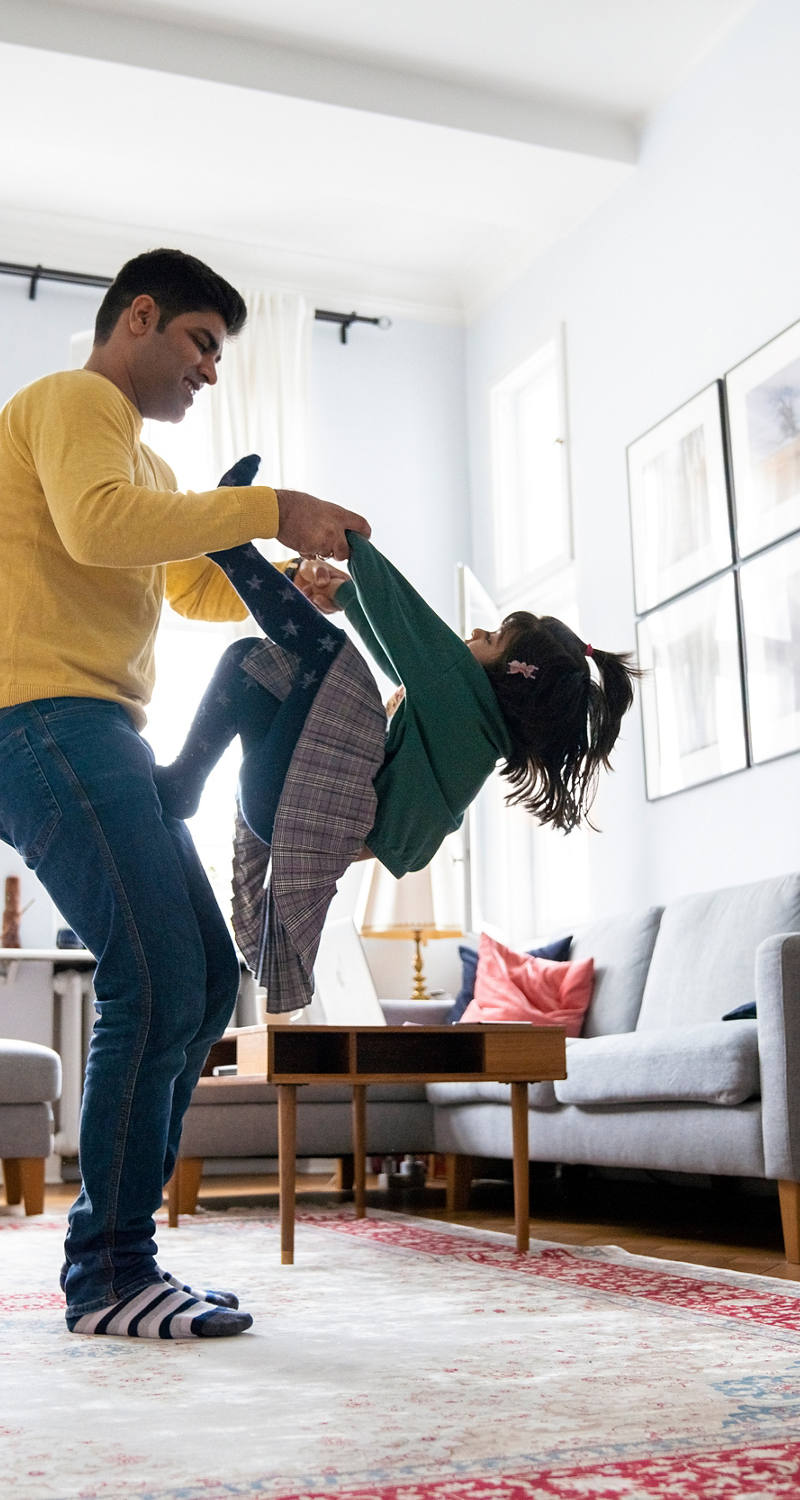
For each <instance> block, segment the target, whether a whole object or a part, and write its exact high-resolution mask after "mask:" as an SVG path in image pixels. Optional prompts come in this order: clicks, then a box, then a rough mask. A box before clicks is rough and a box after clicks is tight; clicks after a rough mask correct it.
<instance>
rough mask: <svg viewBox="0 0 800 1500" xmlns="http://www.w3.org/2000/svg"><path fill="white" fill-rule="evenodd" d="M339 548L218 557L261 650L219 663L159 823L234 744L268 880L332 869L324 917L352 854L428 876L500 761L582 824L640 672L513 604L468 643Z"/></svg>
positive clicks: (242, 551)
mask: <svg viewBox="0 0 800 1500" xmlns="http://www.w3.org/2000/svg"><path fill="white" fill-rule="evenodd" d="M247 466H249V467H247ZM256 467H257V460H256V459H255V458H254V457H253V458H252V459H250V460H247V459H245V460H241V461H240V464H237V465H236V466H235V467H234V469H233V470H232V471H231V473H230V475H229V476H226V481H227V482H228V483H236V484H242V483H243V482H247V478H244V479H243V472H244V473H245V474H247V475H249V479H250V480H252V477H253V475H254V473H255V468H256ZM226 481H223V483H224V482H226ZM349 541H350V545H351V556H350V563H349V567H350V573H349V575H347V574H343V573H340V572H339V571H338V570H337V569H335V568H333V567H331V566H330V565H329V564H327V563H325V562H322V561H317V560H309V559H306V560H304V561H302V562H299V563H297V564H295V565H294V569H295V571H294V583H291V582H289V580H288V579H287V577H286V575H285V574H283V573H281V572H280V571H278V570H277V569H276V568H274V567H273V566H272V565H271V564H270V563H268V562H267V561H266V560H265V559H264V558H263V557H261V555H260V554H259V553H258V552H257V551H256V550H255V548H253V547H252V546H244V547H235V548H232V549H230V550H229V551H226V552H221V553H214V554H212V555H213V557H214V560H215V561H216V562H217V563H218V564H219V566H220V567H222V568H223V569H224V571H225V572H226V574H227V575H228V577H229V578H230V580H231V582H232V583H233V584H234V587H235V588H236V589H237V591H238V592H239V594H240V595H241V597H242V599H243V600H244V602H245V603H246V604H247V606H248V608H249V610H250V611H251V613H252V615H253V617H254V619H255V620H256V621H257V623H258V625H259V626H260V627H261V629H263V630H264V632H265V635H266V637H267V639H266V640H260V639H259V640H253V639H250V640H244V641H236V642H235V643H234V645H233V646H231V647H229V648H228V650H227V651H226V652H224V653H223V656H222V658H221V660H220V663H219V665H218V667H217V670H216V672H215V674H214V677H213V678H212V681H211V683H210V684H209V687H208V689H207V691H206V693H205V695H204V698H203V700H202V703H201V705H200V707H199V709H198V712H197V714H196V716H195V719H194V721H193V723H192V725H191V727H190V730H189V733H188V736H187V739H186V742H185V744H184V746H183V749H182V750H181V752H180V754H179V755H178V757H177V759H176V760H175V761H174V762H173V763H172V765H170V766H166V767H160V768H158V770H157V772H156V783H157V786H158V790H159V795H160V797H161V800H162V804H163V806H164V809H165V811H166V812H168V813H171V814H173V815H174V816H176V817H180V818H184V817H189V816H191V815H192V813H193V812H194V811H195V810H196V808H197V804H198V802H199V799H200V794H201V792H202V788H203V785H204V782H205V779H206V777H207V776H208V773H209V771H210V770H211V768H212V766H213V765H214V764H215V763H216V761H217V760H218V759H219V757H220V755H221V754H222V753H223V751H224V749H225V748H226V747H227V745H228V744H229V743H230V742H231V740H232V739H233V738H234V736H235V735H237V734H238V735H240V737H241V741H242V750H243V757H242V765H241V772H240V782H239V795H240V806H241V814H242V818H243V820H244V823H245V824H246V825H247V828H248V829H249V830H250V832H251V834H252V835H254V836H255V839H256V840H257V841H260V843H261V844H262V845H263V846H271V851H272V859H273V882H274V877H275V869H274V866H275V860H276V855H280V857H281V858H282V859H283V861H284V864H285V865H286V868H287V869H291V866H292V861H293V860H294V862H295V865H297V867H298V869H299V868H300V866H302V868H303V869H304V870H305V878H306V881H307V882H308V880H309V879H311V878H312V877H311V876H309V871H310V870H314V869H315V868H316V867H317V866H318V864H319V861H322V862H323V863H325V865H326V870H325V876H324V879H322V878H321V884H320V900H319V902H318V903H317V908H318V911H317V914H318V915H321V916H322V918H323V920H324V910H323V907H324V909H325V910H326V909H327V903H328V902H329V901H330V899H331V897H332V895H333V893H334V891H335V879H336V878H338V875H340V874H341V873H342V872H343V870H344V869H345V868H346V867H347V865H348V864H349V863H351V862H352V861H353V860H354V859H358V858H364V857H367V856H371V855H375V856H376V857H377V858H378V859H380V860H381V862H382V863H383V864H385V865H386V866H387V868H388V869H389V870H390V871H391V873H392V874H393V875H395V876H397V877H400V876H402V875H404V874H406V873H407V872H408V871H410V870H418V869H422V868H423V867H424V866H425V865H426V864H428V863H429V861H430V860H431V859H432V858H433V855H434V854H435V853H436V850H437V849H438V847H439V845H440V844H441V842H442V840H443V839H444V838H445V837H446V836H447V835H448V834H449V833H452V832H453V831H454V829H456V828H457V827H458V826H459V824H460V822H461V819H462V817H463V814H464V812H465V810H466V808H467V807H468V806H469V804H470V802H471V801H472V800H473V798H474V797H475V796H476V795H477V793H478V792H479V790H480V788H481V786H482V785H483V784H484V782H485V781H486V780H487V778H488V777H489V776H490V775H491V773H492V771H493V770H494V769H495V768H496V767H497V766H498V763H499V769H500V771H501V774H502V775H503V776H504V777H505V778H506V779H507V780H508V783H509V788H510V790H509V794H508V797H507V799H506V800H507V801H508V802H509V803H519V804H521V805H522V806H523V807H525V808H527V810H528V811H529V812H531V813H532V814H533V815H534V817H536V818H537V820H538V821H539V822H541V823H549V824H552V825H553V826H554V827H556V828H560V829H562V830H563V831H565V832H569V830H570V829H571V828H574V827H576V826H578V825H579V824H580V823H582V822H585V821H588V813H589V810H590V808H591V805H592V802H593V800H594V796H595V792H596V788H597V779H598V774H599V771H600V768H601V767H602V766H605V767H608V766H609V757H610V754H611V751H612V749H613V746H614V744H615V742H616V739H617V736H618V734H619V730H620V724H621V721H622V717H623V715H624V714H625V713H626V712H627V710H628V709H629V708H630V706H631V703H632V700H633V679H634V678H635V677H636V676H638V675H639V674H638V671H637V669H636V668H635V667H634V666H632V665H631V663H630V661H629V658H628V657H627V656H625V655H618V654H616V653H614V652H609V651H601V650H599V649H598V648H597V647H592V646H589V645H584V643H583V642H582V641H581V640H580V639H579V638H578V636H576V635H575V633H574V632H573V631H572V630H570V629H569V627H568V626H566V625H564V624H563V623H562V622H561V621H560V620H557V619H554V618H552V617H549V616H544V617H537V616H535V615H532V614H529V613H527V612H525V611H521V610H518V611H515V612H514V613H513V614H510V615H508V616H507V618H506V619H505V620H504V621H503V623H502V624H501V625H500V627H499V628H498V629H497V630H495V631H492V632H487V631H485V630H475V631H473V633H472V636H471V638H470V639H469V641H467V642H464V641H462V640H461V639H460V637H459V636H458V635H456V634H455V632H454V631H452V630H451V629H450V627H449V626H447V625H446V624H445V623H444V621H442V620H441V619H440V618H439V616H438V615H437V614H436V613H435V612H434V611H433V610H432V609H431V608H430V607H429V606H428V605H427V604H426V603H425V601H424V600H423V599H422V598H421V597H420V595H419V594H417V592H416V590H414V589H413V588H412V587H411V585H410V584H409V583H408V582H407V580H406V579H405V578H403V576H402V574H400V573H399V572H398V571H397V569H396V568H394V567H393V565H392V564H391V563H390V562H388V560H387V559H386V558H384V557H382V556H381V554H380V553H379V552H378V551H377V549H376V548H375V547H373V546H372V545H371V543H370V542H368V541H366V540H365V539H364V538H363V537H360V536H356V535H355V534H350V536H349ZM288 571H289V572H292V571H293V565H290V566H289V570H288ZM340 609H342V610H344V613H345V615H346V617H347V619H348V620H349V622H350V624H351V625H352V627H353V628H354V630H355V631H356V632H357V634H358V636H359V637H360V639H361V641H362V643H363V644H364V645H365V646H366V648H367V650H368V651H369V653H370V655H371V656H372V657H373V659H374V661H375V663H376V664H377V666H378V667H379V668H380V669H381V670H382V671H383V672H384V673H385V674H386V675H387V676H388V677H389V678H390V679H391V680H392V681H394V682H395V683H397V684H399V685H402V688H403V689H404V691H403V694H402V698H401V701H400V702H399V704H398V706H397V708H396V711H395V712H394V713H393V715H392V717H391V719H390V721H389V724H388V728H387V726H386V717H385V713H384V711H383V709H382V707H381V705H380V699H379V697H378V690H377V686H376V685H375V682H374V678H372V675H371V674H370V673H368V672H366V671H365V664H364V663H363V658H362V657H361V656H360V653H359V652H357V651H356V649H355V647H354V646H353V644H352V642H351V641H350V640H349V639H348V637H347V635H346V634H345V632H344V631H342V630H339V629H338V628H337V627H336V626H335V625H333V624H332V622H331V620H330V618H329V616H330V614H331V613H332V612H334V611H337V610H340ZM323 612H324V613H323ZM276 648H277V650H276ZM312 748H313V754H311V751H312ZM365 798H366V800H365ZM289 807H291V808H292V809H293V810H294V811H293V813H292V814H291V818H290V817H289V814H288V813H287V808H289ZM292 819H293V821H292ZM345 824H347V825H348V826H347V828H346V831H345V829H344V825H345ZM301 825H302V827H301ZM292 844H294V845H295V847H294V848H292V847H291V846H292ZM298 845H300V846H302V847H297V846H298ZM332 845H334V846H335V850H336V852H335V854H332V849H331V846H332ZM303 851H305V852H303ZM266 855H267V856H268V855H269V847H267V848H266ZM315 859H316V861H317V866H315V863H314V861H315ZM298 862H299V863H298ZM339 867H340V868H339ZM337 871H338V873H337ZM285 884H286V882H285V881H283V882H282V888H283V886H284V885H285ZM301 884H302V881H301V879H300V876H299V875H298V877H297V880H296V881H295V885H296V886H297V889H298V890H299V888H300V885H301ZM322 886H325V888H326V890H327V896H326V897H324V896H323V895H322ZM307 898H308V892H307V891H306V892H305V893H304V900H305V901H306V903H307ZM268 925H269V924H267V926H265V924H264V921H262V922H261V938H260V950H261V951H260V962H259V963H258V964H253V967H254V968H255V969H256V972H257V973H259V972H260V971H261V970H263V968H264V961H265V959H266V957H267V956H268V954H267V949H268V947H269V933H268V930H267V929H268ZM289 925H290V926H291V923H289ZM319 928H320V929H321V921H320V922H319ZM237 935H238V934H237ZM318 937H319V932H318V931H317V932H316V940H317V941H318ZM240 945H241V944H240ZM295 946H297V945H295ZM312 950H313V953H315V952H316V943H315V942H314V941H313V939H312V941H311V942H310V943H309V942H306V944H305V957H304V960H303V964H302V967H303V968H304V969H305V970H306V973H307V979H308V986H307V996H308V998H310V993H311V991H310V981H311V967H310V966H309V960H310V963H311V966H313V953H312ZM243 951H245V950H244V949H243ZM245 956H249V955H248V954H247V953H246V954H245ZM251 961H252V960H251ZM275 979H276V975H275V974H273V981H275ZM290 989H291V986H290ZM289 998H291V1000H292V1005H291V1007H290V1005H289V1003H288V1000H289ZM282 1001H285V1002H286V1003H282ZM302 1003H304V1001H303V999H302V998H300V999H299V1000H298V998H297V995H296V993H294V992H293V993H292V995H291V997H290V996H289V995H286V996H283V997H278V996H277V995H274V994H270V997H269V1001H268V1004H269V1008H270V1009H289V1008H294V1006H295V1005H297V1004H302Z"/></svg>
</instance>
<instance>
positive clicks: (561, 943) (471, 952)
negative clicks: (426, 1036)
mask: <svg viewBox="0 0 800 1500" xmlns="http://www.w3.org/2000/svg"><path fill="white" fill-rule="evenodd" d="M571 945H572V938H571V937H565V938H556V939H555V940H554V942H552V943H544V944H543V946H542V947H541V948H526V950H525V951H526V953H528V954H530V956H531V957H532V958H552V959H553V960H555V961H556V962H557V963H565V962H566V960H567V959H568V958H569V950H570V947H571ZM458 956H459V958H460V959H461V988H460V990H459V992H458V994H457V995H456V999H455V1004H454V1006H453V1008H452V1010H451V1011H449V1012H448V1015H447V1017H446V1019H447V1020H448V1021H449V1022H451V1023H452V1024H455V1022H456V1021H460V1020H461V1017H462V1016H463V1014H464V1011H465V1010H466V1008H467V1006H468V1005H469V1002H470V1000H471V999H472V997H473V995H474V994H475V975H476V973H477V971H478V950H477V948H473V947H471V946H470V944H469V943H459V945H458Z"/></svg>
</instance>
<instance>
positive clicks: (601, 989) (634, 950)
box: [570, 906, 661, 1036]
mask: <svg viewBox="0 0 800 1500" xmlns="http://www.w3.org/2000/svg"><path fill="white" fill-rule="evenodd" d="M660 918H661V907H660V906H649V907H647V908H646V909H645V910H644V911H639V912H633V913H629V914H626V915H624V916H618V917H606V918H604V919H603V920H601V921H598V922H592V923H591V924H590V925H589V926H588V927H585V928H584V929H583V930H582V931H580V932H578V933H576V935H575V937H574V938H573V939H572V949H571V952H570V958H571V959H584V958H593V959H594V990H593V991H592V1001H591V1004H590V1006H589V1009H588V1011H587V1012H586V1016H585V1018H584V1022H583V1030H582V1035H583V1036H605V1035H607V1034H608V1033H609V1032H624V1031H633V1028H634V1026H635V1025H636V1018H637V1016H638V1014H639V1007H640V1005H641V1003H642V993H643V991H644V985H645V980H646V978H647V970H648V967H649V964H650V959H651V957H652V953H653V946H654V944H655V941H656V935H657V933H658V924H659V921H660Z"/></svg>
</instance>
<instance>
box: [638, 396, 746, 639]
mask: <svg viewBox="0 0 800 1500" xmlns="http://www.w3.org/2000/svg"><path fill="white" fill-rule="evenodd" d="M628 494H629V498H630V513H631V541H632V545H633V580H634V589H635V593H636V610H637V613H639V614H642V613H644V611H645V610H648V609H652V608H653V606H654V605H656V604H661V603H663V601H664V600H665V599H671V598H673V597H674V596H675V595H676V594H680V593H683V591H684V590H685V589H688V588H692V587H693V586H694V584H696V583H700V582H701V581H702V579H704V578H709V577H710V576H711V574H712V573H716V572H719V570H720V569H722V568H725V567H728V566H729V565H730V563H731V561H732V558H733V553H732V548H731V527H730V509H729V503H728V483H727V473H726V466H725V444H724V441H723V429H722V385H721V382H720V381H715V382H714V384H713V385H710V386H707V387H706V389H705V390H703V391H700V393H699V394H698V395H697V396H694V397H693V398H692V400H691V401H687V402H686V403H685V404H684V405H683V406H681V407H679V409H678V410H677V411H675V412H673V413H672V415H671V416H669V417H665V418H664V420H663V422H659V423H658V425H657V426H656V427H653V428H651V429H650V431H649V432H646V433H645V434H644V436H643V437H640V438H637V439H636V441H635V442H634V443H631V444H630V445H629V447H628Z"/></svg>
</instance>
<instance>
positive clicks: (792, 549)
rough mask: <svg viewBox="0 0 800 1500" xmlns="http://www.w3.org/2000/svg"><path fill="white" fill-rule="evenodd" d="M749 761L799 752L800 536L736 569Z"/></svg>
mask: <svg viewBox="0 0 800 1500" xmlns="http://www.w3.org/2000/svg"><path fill="white" fill-rule="evenodd" d="M740 582H741V590H742V617H743V620H744V645H745V661H746V664H747V707H748V715H749V720H750V744H751V748H752V757H753V760H754V761H756V762H758V761H764V760H773V759H774V758H775V756H777V755H787V754H789V753H790V752H791V751H792V750H800V537H793V538H792V539H791V540H790V541H788V542H781V543H780V544H779V546H777V547H772V548H770V550H769V551H768V552H764V553H762V555H761V556H760V557H755V558H753V560H752V562H748V563H744V564H743V565H742V568H741V571H740Z"/></svg>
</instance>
